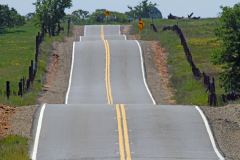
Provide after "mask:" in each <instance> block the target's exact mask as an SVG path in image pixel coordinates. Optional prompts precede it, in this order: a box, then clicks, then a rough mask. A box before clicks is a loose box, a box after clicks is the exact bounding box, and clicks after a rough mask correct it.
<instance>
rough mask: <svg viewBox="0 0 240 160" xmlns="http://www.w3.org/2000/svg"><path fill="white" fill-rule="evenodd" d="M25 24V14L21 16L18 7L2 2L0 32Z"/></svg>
mask: <svg viewBox="0 0 240 160" xmlns="http://www.w3.org/2000/svg"><path fill="white" fill-rule="evenodd" d="M23 24H25V18H24V16H21V15H20V14H19V13H18V12H17V10H16V9H14V8H9V7H8V5H1V4H0V32H2V31H3V30H4V29H6V28H12V27H15V26H20V25H23Z"/></svg>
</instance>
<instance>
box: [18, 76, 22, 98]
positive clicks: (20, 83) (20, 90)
mask: <svg viewBox="0 0 240 160" xmlns="http://www.w3.org/2000/svg"><path fill="white" fill-rule="evenodd" d="M18 96H21V97H22V96H23V84H22V79H21V80H20V82H19V83H18Z"/></svg>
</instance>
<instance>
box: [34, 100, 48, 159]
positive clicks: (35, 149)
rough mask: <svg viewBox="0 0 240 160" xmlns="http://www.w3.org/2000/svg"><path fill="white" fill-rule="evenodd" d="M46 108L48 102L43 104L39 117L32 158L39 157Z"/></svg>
mask: <svg viewBox="0 0 240 160" xmlns="http://www.w3.org/2000/svg"><path fill="white" fill-rule="evenodd" d="M45 108H46V104H43V106H42V107H41V111H40V115H39V118H38V124H37V131H36V135H35V140H34V145H33V152H32V160H36V159H37V150H38V143H39V137H40V133H41V128H42V121H43V114H44V110H45Z"/></svg>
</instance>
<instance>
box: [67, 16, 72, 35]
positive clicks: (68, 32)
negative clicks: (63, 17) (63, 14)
mask: <svg viewBox="0 0 240 160" xmlns="http://www.w3.org/2000/svg"><path fill="white" fill-rule="evenodd" d="M70 24H71V18H68V31H67V34H68V36H69V34H70Z"/></svg>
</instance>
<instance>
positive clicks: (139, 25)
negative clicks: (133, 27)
mask: <svg viewBox="0 0 240 160" xmlns="http://www.w3.org/2000/svg"><path fill="white" fill-rule="evenodd" d="M143 28H144V22H143V20H139V22H138V29H139V31H140V32H141V31H142V30H143Z"/></svg>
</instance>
